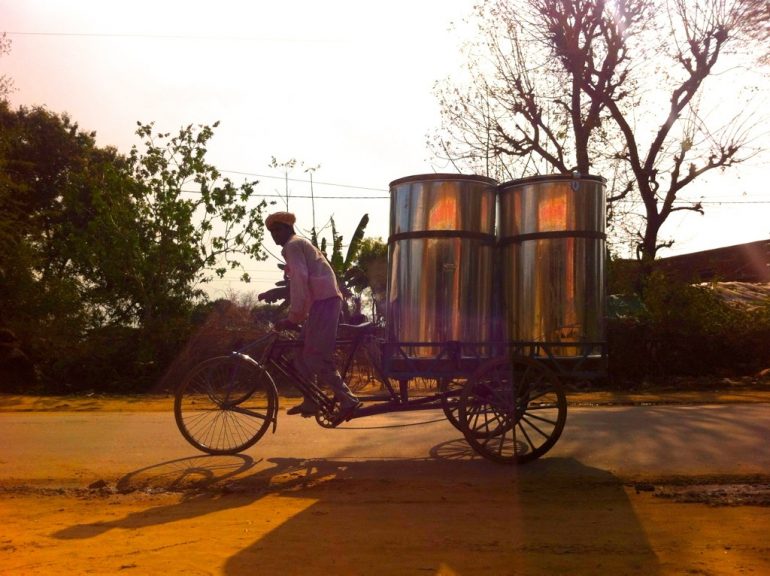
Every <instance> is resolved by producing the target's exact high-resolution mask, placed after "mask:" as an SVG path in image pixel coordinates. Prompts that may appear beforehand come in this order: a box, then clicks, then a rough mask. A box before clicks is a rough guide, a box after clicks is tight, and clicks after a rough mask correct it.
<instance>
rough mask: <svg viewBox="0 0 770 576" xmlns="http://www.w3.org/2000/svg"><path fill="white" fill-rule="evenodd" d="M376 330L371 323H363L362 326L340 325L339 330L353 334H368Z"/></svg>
mask: <svg viewBox="0 0 770 576" xmlns="http://www.w3.org/2000/svg"><path fill="white" fill-rule="evenodd" d="M373 328H374V324H372V323H371V322H363V323H362V324H340V325H339V326H338V329H339V330H345V331H347V332H349V333H352V334H366V333H368V332H371V331H372V330H373Z"/></svg>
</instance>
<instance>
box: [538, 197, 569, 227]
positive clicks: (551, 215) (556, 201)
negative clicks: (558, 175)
mask: <svg viewBox="0 0 770 576" xmlns="http://www.w3.org/2000/svg"><path fill="white" fill-rule="evenodd" d="M537 219H538V227H539V230H540V231H551V230H566V229H567V195H566V194H565V193H564V192H563V191H559V193H554V194H553V195H549V196H548V197H547V198H543V199H542V200H541V201H540V203H539V204H538V206H537Z"/></svg>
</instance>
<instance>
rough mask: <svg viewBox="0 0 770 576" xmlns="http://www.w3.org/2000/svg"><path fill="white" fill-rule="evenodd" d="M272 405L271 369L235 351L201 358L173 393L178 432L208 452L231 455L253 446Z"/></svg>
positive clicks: (274, 403) (275, 405) (270, 418)
mask: <svg viewBox="0 0 770 576" xmlns="http://www.w3.org/2000/svg"><path fill="white" fill-rule="evenodd" d="M277 410H278V396H277V394H276V391H275V384H274V383H273V379H272V377H271V376H270V374H269V373H268V372H267V371H266V370H265V369H264V368H261V367H260V366H258V365H255V364H252V363H250V362H248V361H247V360H244V359H241V358H238V357H237V356H218V357H216V358H211V359H209V360H205V361H204V362H201V363H200V364H198V365H197V366H195V367H194V368H193V369H192V370H191V371H190V372H189V373H188V375H187V376H186V377H185V379H184V381H183V382H182V384H181V385H180V386H179V388H178V389H177V391H176V395H175V397H174V418H175V419H176V424H177V426H178V427H179V431H180V432H181V433H182V436H184V437H185V439H186V440H187V441H188V442H189V443H190V444H192V445H193V446H195V448H197V449H198V450H201V451H202V452H206V453H208V454H236V453H238V452H241V451H243V450H245V449H246V448H249V447H250V446H253V445H254V444H255V443H256V442H257V441H258V440H259V439H260V438H262V436H263V435H264V434H265V432H266V431H267V429H268V427H269V426H270V424H271V423H272V422H275V418H276V412H277Z"/></svg>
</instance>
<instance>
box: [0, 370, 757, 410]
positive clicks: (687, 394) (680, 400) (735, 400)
mask: <svg viewBox="0 0 770 576" xmlns="http://www.w3.org/2000/svg"><path fill="white" fill-rule="evenodd" d="M568 400H569V402H570V404H572V405H580V406H592V405H595V406H649V405H665V404H746V403H763V402H770V378H763V379H757V378H745V379H730V378H719V379H717V378H711V379H702V380H697V379H680V380H673V381H672V382H670V383H668V384H666V385H649V386H642V387H639V388H637V389H630V390H596V389H583V388H580V387H572V388H569V389H568ZM298 402H299V398H297V397H287V396H282V398H281V406H282V407H288V406H293V405H294V404H295V403H298ZM173 408H174V397H173V396H172V395H171V394H136V395H109V394H99V393H93V394H80V395H78V394H73V395H68V396H32V395H19V394H0V413H1V412H62V411H64V412H165V411H170V410H173Z"/></svg>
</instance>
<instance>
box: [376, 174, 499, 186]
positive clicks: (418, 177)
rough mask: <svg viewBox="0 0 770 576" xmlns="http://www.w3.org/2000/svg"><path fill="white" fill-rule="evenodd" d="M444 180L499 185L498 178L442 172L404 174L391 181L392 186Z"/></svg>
mask: <svg viewBox="0 0 770 576" xmlns="http://www.w3.org/2000/svg"><path fill="white" fill-rule="evenodd" d="M443 180H453V181H457V180H467V181H474V182H483V183H485V184H493V185H495V186H497V180H495V179H494V178H489V177H488V176H479V175H477V174H441V173H438V174H437V173H432V174H415V175H413V176H404V177H403V178H398V179H397V180H393V182H391V183H390V186H391V187H393V186H398V185H400V184H407V183H412V182H435V181H443Z"/></svg>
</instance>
